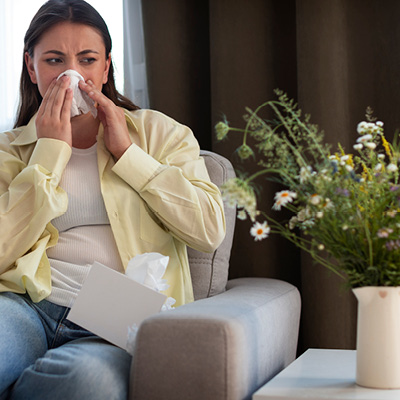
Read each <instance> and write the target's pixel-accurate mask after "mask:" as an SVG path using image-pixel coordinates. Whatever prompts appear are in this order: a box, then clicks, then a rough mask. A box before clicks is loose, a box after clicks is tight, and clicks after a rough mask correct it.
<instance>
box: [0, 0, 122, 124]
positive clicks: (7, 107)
mask: <svg viewBox="0 0 400 400" xmlns="http://www.w3.org/2000/svg"><path fill="white" fill-rule="evenodd" d="M86 1H87V2H88V3H90V4H91V5H92V6H93V7H94V8H96V10H97V11H98V12H99V13H100V14H101V15H102V17H103V18H104V20H105V21H106V24H107V25H108V29H109V31H110V34H111V37H112V41H113V49H112V56H113V59H114V67H115V78H116V85H117V88H118V90H119V91H120V92H121V93H123V92H124V90H123V86H124V69H123V65H124V40H123V12H122V9H123V0H113V1H110V0H86ZM44 2H45V0H1V1H0V49H2V57H0V88H1V90H0V131H4V130H6V129H10V128H12V126H13V124H14V119H15V113H16V110H17V106H18V98H19V79H20V74H21V67H22V60H23V54H22V50H23V43H24V41H23V40H24V35H25V32H26V30H27V29H28V26H29V23H30V21H31V20H32V18H33V16H34V14H35V13H36V12H37V10H38V9H39V8H40V6H41V5H42V4H44Z"/></svg>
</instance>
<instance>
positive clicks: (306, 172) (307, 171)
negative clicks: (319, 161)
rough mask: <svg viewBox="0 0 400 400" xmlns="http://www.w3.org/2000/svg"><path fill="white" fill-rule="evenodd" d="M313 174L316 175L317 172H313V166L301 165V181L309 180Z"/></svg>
mask: <svg viewBox="0 0 400 400" xmlns="http://www.w3.org/2000/svg"><path fill="white" fill-rule="evenodd" d="M312 175H315V172H313V170H312V168H311V167H310V166H307V167H301V168H300V176H299V178H300V183H304V182H306V181H308V179H310V178H311V176H312Z"/></svg>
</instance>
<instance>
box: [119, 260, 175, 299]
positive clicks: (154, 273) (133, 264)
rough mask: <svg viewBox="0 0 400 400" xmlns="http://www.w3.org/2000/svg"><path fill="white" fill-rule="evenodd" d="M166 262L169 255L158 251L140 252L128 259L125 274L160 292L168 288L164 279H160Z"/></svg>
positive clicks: (165, 267)
mask: <svg viewBox="0 0 400 400" xmlns="http://www.w3.org/2000/svg"><path fill="white" fill-rule="evenodd" d="M168 262H169V257H166V256H163V255H162V254H159V253H144V254H140V255H138V256H136V257H133V258H132V259H131V260H130V261H129V263H128V266H127V267H126V271H125V274H126V275H127V276H128V277H129V278H131V279H133V280H135V281H136V282H139V283H141V284H142V285H145V286H147V287H149V288H150V289H154V290H157V291H158V292H162V291H163V290H167V289H168V288H169V285H168V284H167V282H166V280H165V279H162V277H163V275H164V273H165V270H166V269H167V266H168Z"/></svg>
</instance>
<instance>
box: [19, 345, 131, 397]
mask: <svg viewBox="0 0 400 400" xmlns="http://www.w3.org/2000/svg"><path fill="white" fill-rule="evenodd" d="M75 342H79V343H74V342H71V343H69V344H66V345H63V346H61V347H59V348H57V349H53V350H49V351H48V352H47V353H46V354H45V356H44V357H42V358H40V359H38V360H37V361H36V362H35V364H33V365H32V366H31V367H30V368H28V369H27V370H26V371H24V373H23V374H22V375H21V377H20V379H19V380H18V382H17V385H16V386H15V388H14V397H12V398H15V399H18V398H23V396H19V394H22V393H27V392H28V393H30V395H31V397H30V398H31V399H36V398H37V399H39V398H40V399H46V398H54V397H51V396H54V394H55V393H57V394H58V395H57V396H58V397H59V398H85V399H87V400H89V399H98V400H101V399H107V400H109V399H110V400H111V399H118V400H119V399H126V398H127V393H128V385H129V369H130V356H129V354H128V353H126V352H125V351H124V350H122V349H119V348H117V347H115V346H112V345H110V344H108V343H106V342H104V341H102V340H100V339H95V338H86V339H79V340H77V341H75ZM33 387H35V388H37V394H36V395H35V394H34V393H32V388H33ZM41 388H46V393H44V392H43V389H41ZM35 390H36V389H35ZM47 393H49V394H50V395H49V397H46V396H47Z"/></svg>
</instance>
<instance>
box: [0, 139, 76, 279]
mask: <svg viewBox="0 0 400 400" xmlns="http://www.w3.org/2000/svg"><path fill="white" fill-rule="evenodd" d="M70 156H71V147H70V146H69V145H68V144H67V143H65V142H64V141H61V140H56V139H39V140H38V142H37V143H36V146H35V148H34V150H33V153H32V155H31V157H30V160H29V161H28V163H27V164H26V163H25V162H24V161H22V160H21V159H20V158H19V157H18V154H17V152H15V151H14V149H11V146H10V143H9V139H8V137H7V135H5V134H3V135H1V136H0V254H1V257H0V273H2V272H4V271H5V270H7V269H8V268H9V267H10V266H11V265H13V264H14V263H15V261H16V260H17V259H18V258H19V257H21V256H22V255H24V254H25V253H27V252H28V251H29V250H30V249H31V248H32V246H34V244H35V243H36V241H37V240H38V239H39V238H40V237H41V235H42V233H43V231H44V230H45V228H46V226H47V224H48V223H49V222H50V221H51V220H52V219H53V218H55V217H58V216H60V215H61V214H63V213H64V212H65V211H66V209H67V204H68V199H67V195H66V193H65V192H64V191H63V190H62V189H61V188H60V187H59V186H58V184H59V181H60V178H61V175H62V172H63V170H64V168H65V166H66V164H67V163H68V160H69V158H70Z"/></svg>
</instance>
